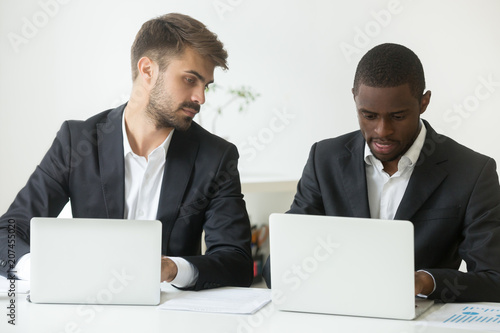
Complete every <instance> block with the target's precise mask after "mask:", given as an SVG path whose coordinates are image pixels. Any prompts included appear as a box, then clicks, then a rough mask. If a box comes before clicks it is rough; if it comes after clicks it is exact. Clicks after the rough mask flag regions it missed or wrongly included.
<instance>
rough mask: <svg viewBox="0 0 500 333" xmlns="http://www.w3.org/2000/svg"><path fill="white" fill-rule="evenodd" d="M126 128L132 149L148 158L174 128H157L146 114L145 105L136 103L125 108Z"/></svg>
mask: <svg viewBox="0 0 500 333" xmlns="http://www.w3.org/2000/svg"><path fill="white" fill-rule="evenodd" d="M124 112H125V130H126V134H127V138H128V141H129V144H130V148H131V149H132V151H133V152H134V153H135V154H137V155H139V156H143V157H145V158H146V159H147V158H148V156H149V154H150V153H151V152H152V151H153V150H155V149H156V148H157V147H158V146H160V145H161V144H162V143H163V142H164V141H165V139H166V138H167V137H168V135H169V134H170V132H171V131H172V128H160V129H158V128H156V126H155V124H154V123H153V122H152V121H151V120H150V119H149V118H148V117H147V116H146V111H145V106H143V107H141V106H140V105H138V104H136V105H134V106H129V105H127V107H126V108H125V111H124Z"/></svg>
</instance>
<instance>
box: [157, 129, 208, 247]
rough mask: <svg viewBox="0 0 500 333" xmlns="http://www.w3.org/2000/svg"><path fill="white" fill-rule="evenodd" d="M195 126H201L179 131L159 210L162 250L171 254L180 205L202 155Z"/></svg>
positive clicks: (170, 150) (169, 155)
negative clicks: (168, 246) (170, 244)
mask: <svg viewBox="0 0 500 333" xmlns="http://www.w3.org/2000/svg"><path fill="white" fill-rule="evenodd" d="M195 126H197V125H196V124H195V123H193V124H192V125H191V128H190V129H189V130H188V131H186V132H181V131H177V130H176V131H175V132H174V134H173V136H172V141H171V142H170V146H169V148H168V152H167V159H166V161H165V171H164V174H163V182H162V185H161V193H160V202H159V206H158V213H157V219H158V220H161V221H162V224H163V239H164V240H163V247H164V248H163V249H162V253H164V254H165V253H167V248H166V246H167V245H168V243H169V238H170V233H171V230H172V228H173V226H174V222H175V219H176V218H177V215H178V214H179V207H180V205H181V203H182V199H183V197H184V194H185V192H186V188H187V185H188V183H189V180H190V178H191V173H192V170H193V167H194V162H195V160H196V156H197V154H198V147H199V142H198V141H197V140H196V139H195V138H194V133H193V132H194V127H195Z"/></svg>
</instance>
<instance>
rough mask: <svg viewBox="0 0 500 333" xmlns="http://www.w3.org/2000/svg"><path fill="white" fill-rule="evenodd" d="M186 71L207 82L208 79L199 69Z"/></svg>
mask: <svg viewBox="0 0 500 333" xmlns="http://www.w3.org/2000/svg"><path fill="white" fill-rule="evenodd" d="M186 73H189V74H193V75H194V76H196V77H197V78H198V79H199V80H200V81H203V82H206V79H205V77H204V76H203V75H201V74H200V73H198V72H197V71H194V70H189V71H186ZM213 82H214V80H211V81H210V82H207V83H206V84H210V83H213Z"/></svg>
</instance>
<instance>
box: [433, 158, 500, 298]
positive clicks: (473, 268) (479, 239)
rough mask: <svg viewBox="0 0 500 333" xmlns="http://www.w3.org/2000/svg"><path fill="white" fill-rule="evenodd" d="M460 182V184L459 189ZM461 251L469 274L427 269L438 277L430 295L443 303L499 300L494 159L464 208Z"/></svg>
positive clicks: (498, 190) (499, 222) (499, 193)
mask: <svg viewBox="0 0 500 333" xmlns="http://www.w3.org/2000/svg"><path fill="white" fill-rule="evenodd" d="M459 187H460V184H457V191H460V189H459ZM462 236H463V240H462V242H461V244H460V245H459V250H458V251H459V254H460V256H461V257H462V258H463V260H465V262H466V263H467V270H468V272H467V273H463V272H460V271H458V270H454V269H439V268H438V269H425V270H427V271H428V272H429V273H431V274H432V275H433V276H434V278H435V280H436V290H435V291H434V292H433V293H432V294H431V295H430V297H429V298H432V299H440V300H442V301H444V302H474V301H491V302H500V255H499V254H500V186H499V183H498V175H497V173H496V164H495V161H494V160H492V159H489V160H488V162H487V163H486V164H485V166H484V168H483V169H482V171H481V173H480V174H479V176H478V177H477V180H476V182H475V185H474V188H473V190H472V193H471V195H470V199H469V202H468V204H467V207H466V211H465V218H464V222H463V234H462Z"/></svg>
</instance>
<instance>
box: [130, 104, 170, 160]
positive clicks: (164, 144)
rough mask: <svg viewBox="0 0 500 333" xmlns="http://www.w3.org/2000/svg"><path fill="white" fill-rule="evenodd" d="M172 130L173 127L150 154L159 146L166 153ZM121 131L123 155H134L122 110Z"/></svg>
mask: <svg viewBox="0 0 500 333" xmlns="http://www.w3.org/2000/svg"><path fill="white" fill-rule="evenodd" d="M174 131H175V129H172V131H170V133H169V134H168V136H167V138H166V139H165V141H163V143H162V144H160V145H159V146H158V147H156V148H155V149H154V150H153V151H152V152H151V153H150V155H151V154H153V153H154V152H155V151H156V150H158V148H160V147H161V148H162V149H163V150H164V151H165V154H166V152H167V150H168V147H169V146H170V141H171V140H172V135H173V133H174ZM122 133H123V156H124V157H127V155H128V154H134V155H135V153H134V152H133V151H132V147H130V142H129V141H128V136H127V129H126V127H125V112H123V115H122Z"/></svg>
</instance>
